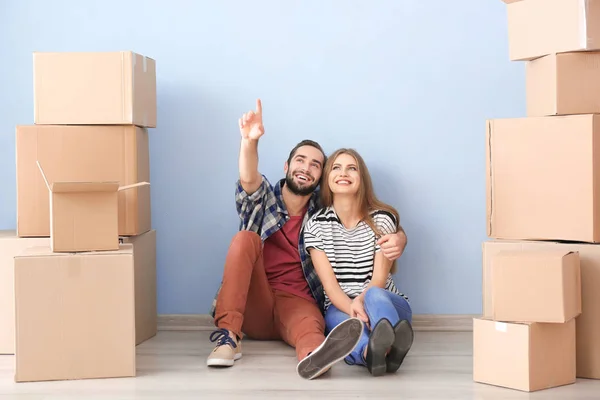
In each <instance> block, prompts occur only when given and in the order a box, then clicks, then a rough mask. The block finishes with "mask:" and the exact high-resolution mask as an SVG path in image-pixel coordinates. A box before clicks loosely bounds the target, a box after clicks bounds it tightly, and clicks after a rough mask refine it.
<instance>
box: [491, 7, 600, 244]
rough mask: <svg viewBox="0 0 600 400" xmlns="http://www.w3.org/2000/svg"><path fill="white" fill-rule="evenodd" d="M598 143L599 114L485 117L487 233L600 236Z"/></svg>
mask: <svg viewBox="0 0 600 400" xmlns="http://www.w3.org/2000/svg"><path fill="white" fill-rule="evenodd" d="M527 1H529V0H525V2H527ZM598 144H600V115H599V114H584V115H569V116H555V117H528V118H507V119H494V120H490V121H488V125H487V137H486V153H487V154H486V164H487V174H486V185H487V190H486V193H487V195H486V197H487V225H488V227H487V234H488V236H489V237H490V238H494V239H512V240H565V241H577V242H591V243H598V242H600V173H598V171H599V169H598V165H599V163H600V146H599V145H598Z"/></svg>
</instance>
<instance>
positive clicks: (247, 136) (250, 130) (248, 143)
mask: <svg viewBox="0 0 600 400" xmlns="http://www.w3.org/2000/svg"><path fill="white" fill-rule="evenodd" d="M239 125H240V133H241V135H242V143H241V145H240V160H239V168H240V183H241V185H242V188H243V189H244V191H245V192H246V193H247V194H248V195H251V194H252V193H254V192H255V191H256V190H258V188H259V187H260V184H261V183H262V177H261V175H260V173H259V172H258V140H259V139H260V137H261V136H262V135H263V134H264V133H265V127H264V126H263V120H262V104H261V101H260V99H257V100H256V111H249V112H247V113H245V114H244V115H243V116H242V118H240V120H239Z"/></svg>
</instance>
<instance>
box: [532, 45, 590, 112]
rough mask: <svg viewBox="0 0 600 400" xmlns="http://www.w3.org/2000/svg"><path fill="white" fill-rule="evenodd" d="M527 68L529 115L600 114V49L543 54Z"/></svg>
mask: <svg viewBox="0 0 600 400" xmlns="http://www.w3.org/2000/svg"><path fill="white" fill-rule="evenodd" d="M525 71H526V79H525V81H526V89H527V116H529V117H542V116H550V115H570V114H598V113H600V52H597V51H595V52H576V53H562V54H553V55H548V56H544V57H541V58H538V59H536V60H533V61H529V62H527V63H526V66H525Z"/></svg>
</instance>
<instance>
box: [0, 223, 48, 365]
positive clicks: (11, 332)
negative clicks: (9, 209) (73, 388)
mask: <svg viewBox="0 0 600 400" xmlns="http://www.w3.org/2000/svg"><path fill="white" fill-rule="evenodd" d="M49 245H50V240H49V239H48V238H19V237H17V233H16V232H15V231H0V354H14V353H15V290H14V257H15V256H16V255H18V254H19V253H21V252H22V251H23V250H25V249H26V248H27V247H32V246H49Z"/></svg>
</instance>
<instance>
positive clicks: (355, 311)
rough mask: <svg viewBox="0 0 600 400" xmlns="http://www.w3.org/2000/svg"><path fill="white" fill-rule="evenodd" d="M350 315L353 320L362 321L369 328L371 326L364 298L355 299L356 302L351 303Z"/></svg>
mask: <svg viewBox="0 0 600 400" xmlns="http://www.w3.org/2000/svg"><path fill="white" fill-rule="evenodd" d="M349 315H350V316H351V317H353V318H358V319H360V320H361V321H362V322H364V323H365V324H367V326H368V325H369V316H368V315H367V312H366V311H365V305H364V303H363V298H362V296H358V297H355V298H354V300H352V303H350V313H349Z"/></svg>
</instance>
